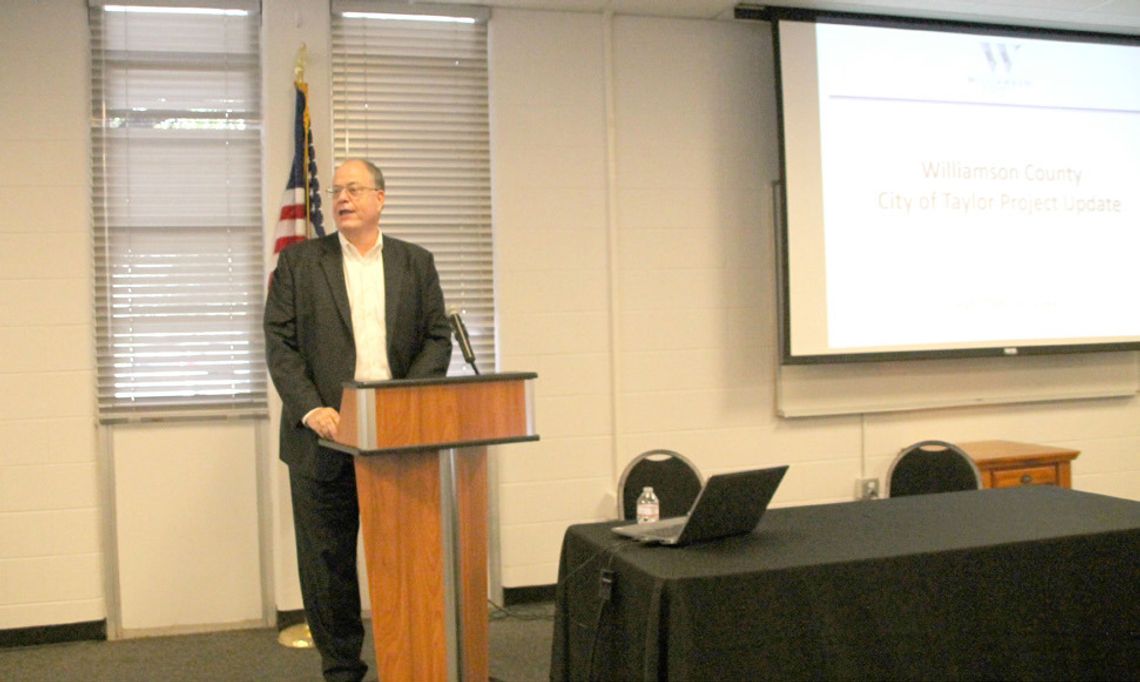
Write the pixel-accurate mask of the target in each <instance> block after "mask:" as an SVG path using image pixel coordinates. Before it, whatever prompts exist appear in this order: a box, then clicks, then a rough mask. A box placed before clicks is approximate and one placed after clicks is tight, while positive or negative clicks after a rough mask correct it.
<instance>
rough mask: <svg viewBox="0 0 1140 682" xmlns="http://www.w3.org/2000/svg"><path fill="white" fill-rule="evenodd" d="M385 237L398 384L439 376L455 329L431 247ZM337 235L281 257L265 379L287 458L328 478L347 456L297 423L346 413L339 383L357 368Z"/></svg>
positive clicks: (272, 289)
mask: <svg viewBox="0 0 1140 682" xmlns="http://www.w3.org/2000/svg"><path fill="white" fill-rule="evenodd" d="M382 238H383V240H384V248H383V252H382V253H383V258H384V297H385V310H384V315H385V327H386V328H387V333H388V366H389V367H390V368H391V370H392V378H393V379H404V378H416V377H428V376H443V375H444V374H446V373H447V366H448V363H449V362H450V359H451V327H450V325H449V324H448V321H447V314H446V312H445V311H444V306H443V291H442V290H441V289H440V286H439V273H438V272H436V269H435V260H434V258H433V257H432V255H431V253H429V252H428V251H427V250H426V249H424V248H422V247H419V246H416V245H415V244H411V243H408V242H405V241H401V240H399V239H395V238H392V237H388V236H383V237H382ZM343 261H344V256H343V254H342V252H341V246H340V240H339V238H338V237H337V235H336V233H333V234H330V235H328V236H326V237H321V238H319V239H310V240H308V241H304V242H300V243H297V244H294V245H293V246H290V247H289V248H287V249H285V250H284V251H282V252H281V254H280V255H279V257H278V260H277V269H276V270H275V271H274V273H273V280H272V282H271V283H270V286H269V297H268V300H267V301H266V304H265V348H266V359H267V362H268V365H269V374H270V376H271V377H272V379H273V385H274V386H276V387H277V392H278V394H280V396H281V401H282V408H281V459H282V460H283V461H284V462H285V463H287V464H288V465H289V466H290V467H291V468H296V469H297V471H298V473H301V474H303V475H305V476H308V477H309V478H316V479H320V480H328V479H329V478H331V477H332V476H333V475H335V473H336V471H338V470H339V465H340V463H341V461H342V460H343V458H344V457H347V456H348V455H344V454H343V453H340V452H337V451H335V450H329V449H326V448H321V447H319V446H318V444H317V435H316V433H314V432H313V431H312V430H311V429H309V428H308V427H306V426H305V425H304V424H302V423H301V418H302V417H304V416H305V415H306V414H308V412H309V411H310V410H312V409H314V408H317V407H322V406H326V407H332V408H335V409H337V410H339V409H340V398H341V393H342V391H343V386H342V384H343V383H344V382H345V381H351V380H352V379H353V376H354V375H355V372H356V344H355V343H354V341H353V336H352V313H351V311H350V310H349V305H348V289H347V287H346V285H345V281H344V262H343Z"/></svg>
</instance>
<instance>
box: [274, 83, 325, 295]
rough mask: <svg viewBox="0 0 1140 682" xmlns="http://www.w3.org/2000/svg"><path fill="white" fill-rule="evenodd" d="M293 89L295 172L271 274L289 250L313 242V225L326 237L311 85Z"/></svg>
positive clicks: (284, 200) (286, 196)
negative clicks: (311, 118) (311, 115)
mask: <svg viewBox="0 0 1140 682" xmlns="http://www.w3.org/2000/svg"><path fill="white" fill-rule="evenodd" d="M293 86H294V89H295V91H296V95H297V98H296V105H295V108H294V112H293V168H292V170H291V171H290V173H289V184H288V186H286V187H285V193H284V195H282V197H281V216H280V217H279V218H278V219H277V229H276V230H275V231H274V237H275V239H274V243H273V262H272V264H271V266H270V269H269V271H270V272H273V270H274V269H276V267H277V254H279V253H281V251H282V250H283V249H284V248H285V247H286V246H289V245H290V244H293V243H295V242H301V241H305V240H306V239H308V238H309V236H310V234H309V225H312V227H313V233H314V234H316V236H318V237H323V236H325V228H324V221H323V219H322V217H321V188H320V185H319V184H318V183H317V161H316V158H315V156H314V154H313V131H312V130H311V129H310V126H309V85H308V83H305V82H304V81H303V80H301V79H297V80H296V81H294V82H293Z"/></svg>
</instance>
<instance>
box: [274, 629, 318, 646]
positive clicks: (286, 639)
mask: <svg viewBox="0 0 1140 682" xmlns="http://www.w3.org/2000/svg"><path fill="white" fill-rule="evenodd" d="M277 643H278V644H280V645H281V646H287V647H289V648H290V649H312V648H313V633H311V632H309V624H308V623H297V624H296V625H290V626H289V627H287V628H285V629H284V630H282V631H281V632H278V633H277Z"/></svg>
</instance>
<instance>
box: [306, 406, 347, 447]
mask: <svg viewBox="0 0 1140 682" xmlns="http://www.w3.org/2000/svg"><path fill="white" fill-rule="evenodd" d="M305 426H307V427H309V428H310V429H312V430H313V431H316V432H317V435H318V436H320V437H321V438H324V439H325V440H334V439H335V438H336V429H337V427H338V426H340V413H338V412H337V411H336V410H334V409H333V408H331V407H318V408H317V409H315V410H313V411H312V412H309V414H307V415H305Z"/></svg>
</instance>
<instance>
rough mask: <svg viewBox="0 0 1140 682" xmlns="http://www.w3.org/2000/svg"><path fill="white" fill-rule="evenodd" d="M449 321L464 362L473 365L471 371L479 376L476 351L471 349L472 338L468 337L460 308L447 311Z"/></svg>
mask: <svg viewBox="0 0 1140 682" xmlns="http://www.w3.org/2000/svg"><path fill="white" fill-rule="evenodd" d="M447 321H448V322H450V323H451V331H452V333H453V334H455V341H456V343H458V344H459V350H460V351H462V353H463V361H464V362H466V363H467V364H469V365H471V369H473V370H475V373H476V374H478V373H479V368H478V367H476V366H475V351H474V350H472V349H471V337H470V336H468V335H467V325H465V324H463V316H462V315H460V313H459V308H456V307H454V306H453V307H449V308H448V309H447Z"/></svg>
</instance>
